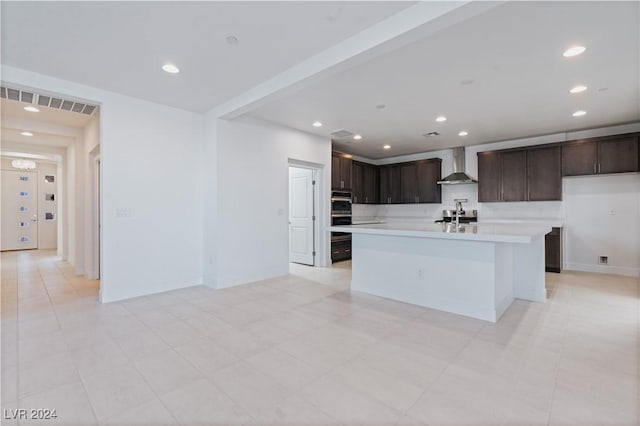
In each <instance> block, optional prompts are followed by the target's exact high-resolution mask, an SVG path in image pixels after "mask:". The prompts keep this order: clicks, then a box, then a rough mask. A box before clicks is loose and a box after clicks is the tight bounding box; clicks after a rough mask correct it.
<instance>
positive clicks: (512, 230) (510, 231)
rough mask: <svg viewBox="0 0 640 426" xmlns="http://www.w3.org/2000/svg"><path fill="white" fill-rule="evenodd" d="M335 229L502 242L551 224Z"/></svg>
mask: <svg viewBox="0 0 640 426" xmlns="http://www.w3.org/2000/svg"><path fill="white" fill-rule="evenodd" d="M329 230H330V231H333V232H349V233H352V234H370V235H386V236H397V237H419V238H441V239H449V240H466V241H487V242H500V243H530V242H531V241H532V240H533V239H534V238H537V237H542V236H544V235H545V234H547V233H549V232H551V226H550V225H547V224H540V225H528V224H527V225H525V224H521V225H517V224H514V223H510V224H483V223H479V224H467V225H460V227H459V228H456V225H455V224H451V223H397V222H396V223H374V224H365V225H349V226H346V225H345V226H331V227H329Z"/></svg>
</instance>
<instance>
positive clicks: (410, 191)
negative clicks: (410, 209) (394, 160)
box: [400, 163, 418, 204]
mask: <svg viewBox="0 0 640 426" xmlns="http://www.w3.org/2000/svg"><path fill="white" fill-rule="evenodd" d="M416 168H417V167H416V163H407V164H403V165H401V166H400V190H401V201H400V202H401V203H403V204H409V203H417V202H418V181H417V179H416Z"/></svg>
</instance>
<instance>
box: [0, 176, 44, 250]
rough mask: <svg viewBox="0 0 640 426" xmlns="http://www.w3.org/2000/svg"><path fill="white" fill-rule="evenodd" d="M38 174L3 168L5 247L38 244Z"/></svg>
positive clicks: (29, 247)
mask: <svg viewBox="0 0 640 426" xmlns="http://www.w3.org/2000/svg"><path fill="white" fill-rule="evenodd" d="M37 221H38V174H37V173H35V172H24V171H16V170H2V219H0V222H1V223H2V224H1V228H2V239H1V242H0V246H1V247H0V249H1V250H3V251H4V250H24V249H35V248H38V222H37Z"/></svg>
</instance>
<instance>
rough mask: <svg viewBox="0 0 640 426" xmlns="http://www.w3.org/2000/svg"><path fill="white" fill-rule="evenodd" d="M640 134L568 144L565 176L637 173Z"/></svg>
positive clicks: (563, 163) (565, 144) (564, 161)
mask: <svg viewBox="0 0 640 426" xmlns="http://www.w3.org/2000/svg"><path fill="white" fill-rule="evenodd" d="M639 166H640V164H639V159H638V135H635V134H632V135H618V136H610V137H604V138H594V139H586V140H578V141H571V142H566V143H564V144H563V145H562V175H563V176H585V175H595V174H609V173H625V172H637V171H639V170H640V168H639Z"/></svg>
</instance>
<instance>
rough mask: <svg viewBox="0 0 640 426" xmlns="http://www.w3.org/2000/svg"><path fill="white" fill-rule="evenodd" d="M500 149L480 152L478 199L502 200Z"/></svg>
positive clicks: (488, 200) (480, 200)
mask: <svg viewBox="0 0 640 426" xmlns="http://www.w3.org/2000/svg"><path fill="white" fill-rule="evenodd" d="M500 171H501V167H500V151H485V152H479V153H478V201H479V202H481V203H485V202H491V201H501V189H502V177H501V176H500Z"/></svg>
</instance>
